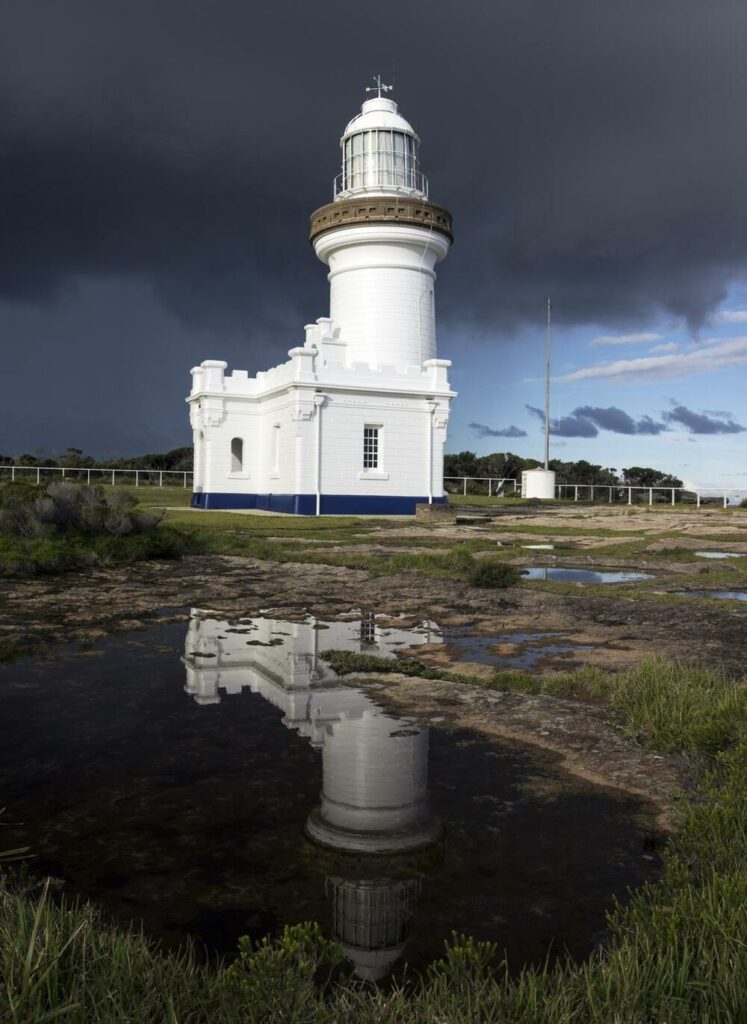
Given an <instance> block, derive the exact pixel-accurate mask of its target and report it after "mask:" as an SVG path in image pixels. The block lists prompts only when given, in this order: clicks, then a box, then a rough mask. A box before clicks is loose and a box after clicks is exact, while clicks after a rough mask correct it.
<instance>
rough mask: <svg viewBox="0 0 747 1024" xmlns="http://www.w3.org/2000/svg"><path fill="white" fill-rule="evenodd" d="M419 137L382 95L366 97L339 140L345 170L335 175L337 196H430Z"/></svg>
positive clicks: (336, 197)
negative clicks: (422, 165) (421, 164)
mask: <svg viewBox="0 0 747 1024" xmlns="http://www.w3.org/2000/svg"><path fill="white" fill-rule="evenodd" d="M419 145H420V139H419V138H418V137H417V135H416V134H415V131H414V130H413V128H412V126H411V125H410V124H409V123H408V122H407V121H406V120H405V119H404V117H402V115H401V114H400V113H399V112H398V110H397V104H396V103H395V102H394V100H389V99H386V98H385V97H383V96H379V97H376V98H375V99H370V100H367V101H366V102H365V103H364V104H363V106H362V108H361V112H360V114H358V115H356V117H354V118H353V120H352V121H350V123H349V124H348V126H347V128H346V129H345V133H344V135H343V136H342V138H341V139H340V148H341V149H342V173H341V174H339V175H338V176H337V177H336V178H335V186H334V197H335V199H347V198H349V197H350V196H355V195H360V194H367V195H382V194H384V195H386V194H399V195H411V196H415V197H418V198H427V197H428V181H427V179H426V177H425V175H424V174H422V173H421V171H420V167H419V163H418V147H419Z"/></svg>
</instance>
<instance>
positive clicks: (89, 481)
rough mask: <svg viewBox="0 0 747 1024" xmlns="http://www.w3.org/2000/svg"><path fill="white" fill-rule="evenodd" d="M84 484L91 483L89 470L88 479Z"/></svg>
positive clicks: (89, 471)
mask: <svg viewBox="0 0 747 1024" xmlns="http://www.w3.org/2000/svg"><path fill="white" fill-rule="evenodd" d="M86 483H87V484H90V483H91V470H90V469H89V470H88V479H87V480H86Z"/></svg>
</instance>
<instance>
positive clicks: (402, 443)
mask: <svg viewBox="0 0 747 1024" xmlns="http://www.w3.org/2000/svg"><path fill="white" fill-rule="evenodd" d="M340 146H341V149H342V172H341V174H340V175H338V177H337V178H336V179H335V183H334V190H333V192H334V200H333V202H331V203H329V204H327V205H326V206H322V207H321V208H320V209H318V210H316V212H315V213H313V214H312V216H311V232H310V240H311V244H312V245H313V247H314V251H315V252H316V254H317V256H318V257H319V259H320V260H321V261H322V263H324V264H325V265H326V266H328V267H329V274H328V278H329V282H330V315H329V316H324V317H319V318H318V319H317V321H316V322H315V323H313V324H308V325H307V326H306V328H305V332H306V337H305V340H304V342H303V344H302V345H299V346H297V347H295V348H292V349H291V350H290V351H289V353H288V356H289V359H288V362H285V363H281V365H280V366H275V367H273V368H272V369H270V370H266V371H263V372H260V373H258V374H257V375H256V377H249V375H248V373H247V371H246V370H234V371H233V372H232V373H230V374H229V373H226V366H227V364H226V363H225V362H223V361H219V360H213V359H208V360H205V361H204V362H203V363H202V364H201V365H200V366H197V367H195V368H194V369H193V370H192V391H191V394H190V395H189V398H188V399H187V401H188V402H189V405H190V420H191V424H192V429H193V432H194V451H195V462H194V494H193V497H192V504H193V506H194V507H197V508H261V509H270V510H272V511H276V512H292V513H297V514H303V515H320V514H324V513H330V514H333V513H351V514H377V513H378V514H384V513H391V514H412V513H414V511H415V506H416V504H418V503H421V502H423V503H425V502H427V503H434V502H443V501H445V498H444V491H443V447H444V442H445V439H446V425H447V422H448V417H449V405H450V402H451V399H452V398H453V397H455V392H453V391H452V390H451V389H450V387H449V381H448V376H447V370H448V368H449V366H450V365H451V364H450V363H449V361H448V360H445V359H438V358H437V357H436V320H435V305H434V282H435V279H436V274H435V269H434V268H435V266H436V264H437V263H438V262H439V261H440V260H442V259H443V258H444V257H445V256H446V254H447V252H448V250H449V246H450V244H451V241H452V222H451V215H450V214H449V212H448V211H447V210H445V209H444V208H443V207H441V206H437V205H436V204H435V203H432V202H430V200H429V199H428V183H427V180H426V178H425V177H424V175H423V174H422V173H421V171H420V166H419V161H418V146H419V139H418V137H417V135H416V134H415V132H414V130H413V129H412V127H411V126H410V125H409V124H408V122H407V121H406V120H405V119H404V118H403V117H402V116H401V114H399V113H398V110H397V104H396V103H394V101H393V100H390V99H386V98H383V97H380V96H379V97H378V98H375V99H371V100H367V101H366V102H365V103H364V104H363V107H362V109H361V113H360V114H358V115H357V116H356V117H354V118H353V120H352V121H351V122H350V123H349V124H348V126H347V128H346V129H345V132H344V134H343V136H342V139H341V140H340Z"/></svg>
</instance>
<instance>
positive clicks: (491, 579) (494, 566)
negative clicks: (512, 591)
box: [467, 558, 521, 590]
mask: <svg viewBox="0 0 747 1024" xmlns="http://www.w3.org/2000/svg"><path fill="white" fill-rule="evenodd" d="M520 579H521V573H520V572H519V570H518V569H517V568H516V567H515V566H513V565H508V564H507V563H506V562H496V561H492V560H490V559H487V558H484V559H481V560H480V561H479V562H475V563H474V564H473V565H472V567H471V568H470V569H469V571H468V573H467V580H468V581H469V583H470V585H471V586H473V587H490V588H492V589H493V590H501V589H503V588H504V587H513V586H515V585H516V584H517V583H518V582H519V580H520Z"/></svg>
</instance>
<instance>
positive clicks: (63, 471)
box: [62, 466, 65, 480]
mask: <svg viewBox="0 0 747 1024" xmlns="http://www.w3.org/2000/svg"><path fill="white" fill-rule="evenodd" d="M62 479H63V480H64V479H65V467H64V466H63V467H62Z"/></svg>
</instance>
